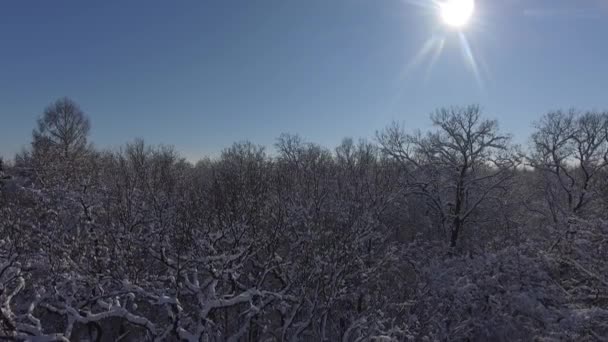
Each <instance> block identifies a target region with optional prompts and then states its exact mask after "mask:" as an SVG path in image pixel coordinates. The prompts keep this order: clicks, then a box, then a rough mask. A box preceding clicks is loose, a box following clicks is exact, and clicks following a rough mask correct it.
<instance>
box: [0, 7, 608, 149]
mask: <svg viewBox="0 0 608 342" xmlns="http://www.w3.org/2000/svg"><path fill="white" fill-rule="evenodd" d="M431 2H432V1H431V0H428V1H427V0H255V1H254V0H241V1H235V0H217V1H203V0H191V1H190V0H179V1H169V0H163V1H157V0H145V1H143V0H142V1H135V0H130V1H122V0H121V1H119V0H115V1H111V0H103V1H76V0H74V1H63V0H53V1H42V0H41V1H28V0H20V1H10V0H6V1H0V155H4V156H5V157H9V158H10V157H12V154H13V153H14V152H16V151H18V150H19V149H20V148H21V147H22V146H27V144H28V143H29V141H30V139H31V137H30V134H31V130H32V129H33V128H34V126H35V120H36V118H37V117H38V116H39V115H40V114H41V112H42V110H43V109H44V107H45V106H46V105H47V104H49V103H50V102H52V101H53V100H55V99H56V98H58V97H61V96H68V97H71V98H73V99H74V100H75V101H77V102H78V103H79V104H80V105H81V107H82V108H83V109H84V110H85V112H86V113H87V114H88V115H89V117H90V119H91V121H92V136H91V138H92V141H93V142H94V143H95V145H96V146H98V147H104V148H105V147H110V148H112V147H119V146H121V145H122V144H124V143H125V142H128V141H130V140H132V139H133V138H135V137H141V138H144V139H145V140H146V141H147V142H149V143H154V144H156V143H165V144H171V145H174V146H175V147H176V148H177V149H178V150H179V151H180V152H182V153H183V155H184V156H186V157H187V158H189V159H193V160H194V159H198V157H199V156H203V155H208V154H215V153H217V152H218V151H220V150H221V149H222V148H224V147H227V146H229V145H230V144H231V143H232V142H234V141H239V140H245V139H249V140H251V141H253V142H255V143H259V144H263V145H271V144H273V143H274V141H275V139H276V137H278V136H279V134H280V133H282V132H288V133H298V134H300V135H301V136H303V137H304V138H305V139H307V140H309V141H313V142H317V143H320V144H322V145H325V146H327V147H333V146H335V145H336V144H337V143H338V142H339V141H340V140H341V139H342V138H343V137H345V136H351V137H355V138H358V137H368V138H369V137H373V135H374V132H375V131H376V130H378V129H381V128H383V127H384V126H385V125H387V124H388V123H390V121H392V120H398V121H403V122H404V123H405V124H406V125H407V126H409V127H411V128H422V129H424V128H426V127H428V122H429V120H428V114H429V113H430V112H431V111H433V110H434V109H436V108H438V107H441V106H446V105H465V104H470V103H478V104H480V105H482V107H483V108H484V109H485V112H486V114H487V116H489V117H491V118H496V119H498V120H499V122H500V124H501V128H503V129H504V130H506V131H509V132H511V133H513V134H514V135H515V137H516V138H517V139H518V140H519V141H521V142H525V141H526V139H527V136H528V134H529V133H530V130H531V129H530V126H531V123H532V122H533V121H534V120H535V119H536V118H538V117H539V116H540V115H541V114H543V113H544V112H546V111H547V110H550V109H556V108H566V109H567V108H570V107H577V108H581V109H587V108H589V109H600V110H603V109H608V1H606V0H477V1H476V4H477V5H476V13H475V14H474V17H473V20H472V22H471V23H469V25H468V26H467V27H466V28H465V29H464V32H465V35H466V39H467V41H468V42H469V44H470V47H471V52H472V56H473V57H474V59H475V62H476V65H477V70H478V77H476V76H475V72H474V69H473V68H472V67H471V64H470V60H469V59H467V58H465V57H466V54H463V53H462V43H461V40H460V38H459V36H458V34H456V33H455V32H454V31H453V30H446V29H445V28H444V27H443V26H442V25H441V23H440V20H439V19H438V15H437V13H436V11H435V10H434V8H433V6H432V5H431ZM432 37H435V38H434V39H435V40H433V41H434V42H437V41H439V40H440V39H441V38H443V39H445V44H444V48H443V50H442V52H441V54H440V55H438V58H437V59H436V62H435V63H434V64H433V63H431V62H432V60H433V53H434V51H436V50H434V49H435V48H436V46H435V45H428V46H430V47H431V48H430V49H429V50H428V51H430V53H427V54H422V55H421V54H420V51H426V50H424V46H425V43H426V42H427V41H429V39H431V38H432ZM416 56H421V57H419V58H416Z"/></svg>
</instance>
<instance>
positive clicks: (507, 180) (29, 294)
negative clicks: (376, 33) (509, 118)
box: [0, 98, 608, 342]
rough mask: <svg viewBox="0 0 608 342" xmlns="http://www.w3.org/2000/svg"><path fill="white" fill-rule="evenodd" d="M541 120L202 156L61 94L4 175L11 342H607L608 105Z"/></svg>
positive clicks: (2, 303) (2, 222)
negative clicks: (113, 126) (103, 141)
mask: <svg viewBox="0 0 608 342" xmlns="http://www.w3.org/2000/svg"><path fill="white" fill-rule="evenodd" d="M537 114H538V116H537V119H536V120H535V121H534V122H531V123H530V124H531V125H533V127H534V132H533V134H532V135H531V136H530V137H527V138H526V140H525V144H522V145H517V144H516V143H515V142H514V141H513V137H512V136H511V135H510V134H509V133H507V132H503V131H501V129H500V127H499V125H498V122H497V121H495V120H493V119H492V117H491V113H484V112H483V111H482V108H481V107H480V106H477V105H470V106H463V107H446V108H439V109H437V110H436V111H435V112H433V113H432V114H431V115H430V122H431V123H432V128H431V129H429V130H428V131H420V130H417V129H416V127H409V126H408V125H407V122H405V123H402V122H394V123H388V125H387V126H386V128H384V129H381V130H379V131H378V132H375V137H374V138H373V139H370V140H356V139H352V138H346V139H344V140H343V141H342V143H341V144H340V145H339V146H337V147H335V148H332V149H330V148H326V147H323V146H320V145H318V144H315V143H313V142H309V141H307V140H306V139H305V138H304V137H300V136H298V135H291V134H283V135H281V136H280V137H278V138H277V139H276V143H275V145H274V146H270V147H268V146H259V145H256V144H254V143H251V142H247V141H244V142H238V143H235V144H233V145H232V146H230V147H227V148H226V149H224V150H223V151H222V152H221V154H220V155H219V156H217V157H214V158H204V159H201V160H200V161H198V162H196V163H194V162H192V161H189V160H186V159H185V158H184V157H182V156H180V154H179V151H176V150H175V149H174V148H173V147H171V146H170V145H149V144H146V143H145V142H144V141H143V140H142V139H135V140H133V141H132V142H129V143H126V144H125V145H123V146H122V147H121V148H118V149H114V150H104V149H99V148H96V147H95V146H94V145H93V143H92V141H90V138H89V133H90V131H91V128H92V125H93V123H92V122H91V121H90V119H89V116H88V115H87V114H86V113H85V112H84V110H83V109H81V108H80V107H79V105H78V104H77V103H76V102H74V101H73V100H71V99H69V98H60V99H58V100H56V101H55V102H53V103H51V104H50V105H49V106H48V107H47V108H45V109H42V112H41V115H40V118H39V120H38V122H33V123H32V126H33V127H34V129H33V132H32V140H31V144H30V142H24V143H28V145H27V146H28V147H27V148H25V149H24V150H23V151H22V152H19V153H17V154H16V155H15V156H14V158H11V159H9V158H5V160H4V162H3V163H1V164H0V340H3V341H36V342H43V341H192V342H193V341H207V342H216V341H232V342H237V341H264V342H274V341H277V342H278V341H321V342H325V341H342V342H354V341H384V342H388V341H429V342H430V341H608V263H607V262H606V261H607V260H608V222H607V221H606V219H607V218H608V214H607V213H608V211H607V209H608V112H600V111H579V110H563V111H560V110H556V111H549V112H547V113H544V114H543V113H537ZM370 133H372V134H373V133H374V132H370ZM134 135H136V132H134Z"/></svg>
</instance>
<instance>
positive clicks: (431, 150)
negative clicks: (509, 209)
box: [378, 106, 518, 247]
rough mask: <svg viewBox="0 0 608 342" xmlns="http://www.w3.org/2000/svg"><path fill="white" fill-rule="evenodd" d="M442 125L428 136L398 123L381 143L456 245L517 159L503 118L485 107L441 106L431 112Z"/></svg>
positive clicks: (435, 122)
mask: <svg viewBox="0 0 608 342" xmlns="http://www.w3.org/2000/svg"><path fill="white" fill-rule="evenodd" d="M431 120H432V122H433V126H435V127H436V128H437V130H435V131H434V132H430V133H428V134H427V135H425V136H423V135H422V134H420V133H417V134H407V133H405V132H404V130H403V129H402V127H400V126H399V125H397V124H393V125H392V126H389V127H388V128H387V129H385V130H384V131H382V132H380V133H379V134H378V140H379V142H380V145H381V147H382V149H383V151H384V153H386V154H387V155H388V156H389V157H391V158H393V159H395V160H397V161H398V162H399V163H400V164H401V165H402V168H403V169H404V173H405V185H406V187H407V189H408V190H407V191H408V192H409V193H410V194H412V195H418V196H422V197H423V198H426V199H427V203H428V205H429V207H430V208H431V209H432V210H433V211H434V212H435V213H436V214H437V217H439V218H440V222H441V225H446V224H447V225H448V226H449V229H450V246H452V247H454V246H456V242H457V240H458V237H459V235H460V233H461V232H462V230H463V227H464V226H465V225H466V224H467V222H469V221H470V220H471V219H472V217H473V215H474V214H475V213H476V211H477V209H478V207H479V206H480V205H481V204H482V203H483V202H484V201H489V200H490V199H492V198H494V197H495V196H496V195H497V194H498V193H499V192H500V191H501V190H503V189H504V188H503V187H504V186H505V183H506V182H507V181H508V180H509V179H511V178H512V176H513V172H512V171H514V169H515V167H516V166H517V163H518V162H517V158H515V154H513V153H512V150H511V147H510V139H511V138H510V137H509V136H508V135H502V134H500V132H499V130H498V123H497V122H496V121H494V120H485V119H483V118H482V117H481V110H480V108H479V106H468V107H463V108H459V107H452V108H444V109H440V110H438V111H437V112H435V113H434V114H432V115H431Z"/></svg>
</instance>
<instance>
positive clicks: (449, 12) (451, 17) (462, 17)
mask: <svg viewBox="0 0 608 342" xmlns="http://www.w3.org/2000/svg"><path fill="white" fill-rule="evenodd" d="M439 11H440V14H441V19H442V20H443V22H444V23H445V24H446V25H448V26H451V27H454V28H462V27H464V26H465V25H466V24H467V23H468V22H469V20H470V19H471V17H472V16H473V12H474V11H475V1H474V0H446V1H443V2H441V3H439Z"/></svg>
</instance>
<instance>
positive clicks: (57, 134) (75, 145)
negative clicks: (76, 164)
mask: <svg viewBox="0 0 608 342" xmlns="http://www.w3.org/2000/svg"><path fill="white" fill-rule="evenodd" d="M90 129H91V124H90V122H89V119H88V117H87V116H86V115H85V113H84V112H83V111H82V109H80V106H79V105H78V104H77V103H76V102H74V101H73V100H71V99H69V98H67V97H63V98H60V99H58V100H57V101H55V102H54V103H52V104H50V105H49V106H47V107H46V109H45V110H44V113H43V115H42V117H41V118H40V119H38V127H37V129H34V131H33V133H32V135H33V138H34V144H35V146H36V145H38V144H42V145H44V146H45V147H50V148H53V149H56V150H57V151H58V152H59V153H60V154H61V155H62V156H63V157H64V158H69V157H72V156H74V155H76V154H79V153H82V151H84V150H85V149H86V146H87V137H88V135H89V131H90Z"/></svg>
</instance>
